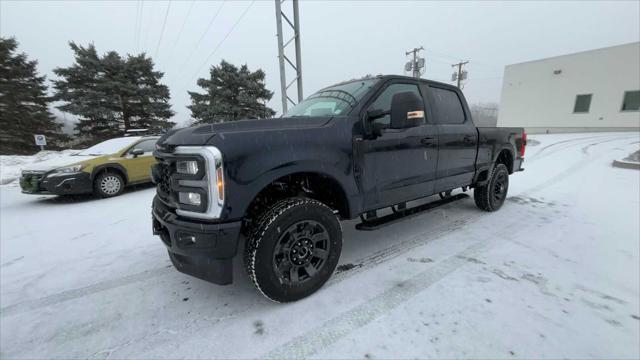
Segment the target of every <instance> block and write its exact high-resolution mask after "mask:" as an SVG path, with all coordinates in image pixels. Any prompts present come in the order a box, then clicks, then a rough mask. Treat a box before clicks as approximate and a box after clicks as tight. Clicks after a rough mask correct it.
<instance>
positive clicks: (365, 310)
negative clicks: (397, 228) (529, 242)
mask: <svg viewBox="0 0 640 360" xmlns="http://www.w3.org/2000/svg"><path fill="white" fill-rule="evenodd" d="M527 216H528V215H526V214H520V215H519V216H515V217H511V221H510V222H509V223H507V224H505V226H504V227H502V228H500V229H499V230H498V229H496V230H495V231H491V232H490V233H489V234H487V235H486V236H484V237H482V238H480V239H478V240H476V241H475V242H474V243H473V244H471V245H469V246H468V247H466V248H465V249H464V250H462V251H459V252H457V253H455V254H452V255H450V256H448V257H446V258H444V259H443V260H440V261H438V262H436V263H435V264H434V265H432V266H430V267H429V268H427V269H426V270H424V271H421V272H419V273H418V274H416V275H413V276H412V277H410V278H409V279H407V280H403V281H401V282H399V283H397V284H396V286H394V287H391V288H388V289H387V290H385V291H383V292H382V293H380V294H379V295H377V296H375V297H374V298H372V299H370V300H368V301H366V302H364V303H363V304H360V305H358V306H356V307H354V308H352V309H351V310H347V311H345V312H343V313H341V314H338V315H336V316H334V317H333V318H331V319H329V320H327V321H325V322H324V323H322V324H321V325H319V326H318V327H316V328H314V329H311V330H310V331H308V332H307V333H304V334H302V335H299V336H297V337H295V338H293V339H291V340H289V341H288V342H286V343H284V344H283V345H281V346H279V347H277V348H275V349H273V350H271V351H270V352H268V353H266V354H264V355H262V356H261V357H260V358H267V359H300V358H307V357H310V356H312V355H315V354H317V353H318V352H320V351H323V350H325V349H327V348H329V346H331V345H333V344H334V343H336V342H338V341H340V340H341V339H343V338H344V337H346V336H347V335H349V334H350V333H352V332H353V331H355V330H357V329H359V328H362V327H363V326H365V325H367V324H369V323H371V322H372V321H374V320H376V319H378V318H379V317H381V316H384V315H386V314H387V313H388V312H390V311H392V310H394V309H395V308H397V307H398V306H400V305H402V304H403V303H405V302H407V301H408V300H410V299H411V298H413V297H414V296H415V295H417V294H418V293H420V292H422V291H425V290H426V289H428V288H429V287H431V286H432V285H434V284H435V283H437V282H438V281H440V280H442V279H444V278H446V277H447V276H448V275H449V274H451V273H453V272H454V271H456V270H458V269H459V268H461V267H463V266H464V265H469V264H472V262H470V261H469V259H476V258H478V257H479V255H481V254H482V253H484V252H486V251H488V250H490V249H491V248H493V246H494V245H495V244H497V243H498V240H495V239H496V238H500V236H504V232H505V231H507V232H508V231H509V230H510V229H514V228H518V229H520V230H522V229H523V221H524V220H525V219H526V218H527ZM480 217H481V216H478V218H480ZM474 218H475V217H474ZM427 243H428V242H427ZM421 245H426V244H421ZM416 246H419V245H416ZM393 257H395V256H393ZM386 260H388V259H385V261H386ZM372 266H373V265H372Z"/></svg>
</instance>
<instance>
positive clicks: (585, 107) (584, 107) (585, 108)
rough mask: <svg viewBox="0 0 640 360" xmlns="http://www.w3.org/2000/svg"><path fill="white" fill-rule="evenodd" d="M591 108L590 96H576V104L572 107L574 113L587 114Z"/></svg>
mask: <svg viewBox="0 0 640 360" xmlns="http://www.w3.org/2000/svg"><path fill="white" fill-rule="evenodd" d="M589 107H591V94H584V95H578V96H576V104H575V105H574V106H573V112H574V113H588V112H589Z"/></svg>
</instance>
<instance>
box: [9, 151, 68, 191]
mask: <svg viewBox="0 0 640 360" xmlns="http://www.w3.org/2000/svg"><path fill="white" fill-rule="evenodd" d="M78 151H80V150H72V149H67V150H62V151H51V150H45V151H40V152H38V153H36V154H34V155H0V185H8V184H12V183H13V185H16V184H17V183H18V182H17V181H16V180H17V179H18V178H20V172H21V171H22V168H23V167H24V166H25V165H29V164H34V163H39V162H42V161H46V160H51V159H55V158H58V157H61V156H67V155H71V154H75V153H77V152H78Z"/></svg>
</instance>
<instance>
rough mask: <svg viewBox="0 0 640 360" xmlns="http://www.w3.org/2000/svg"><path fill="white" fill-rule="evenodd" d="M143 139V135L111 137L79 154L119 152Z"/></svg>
mask: <svg viewBox="0 0 640 360" xmlns="http://www.w3.org/2000/svg"><path fill="white" fill-rule="evenodd" d="M140 139H142V136H127V137H120V138H115V139H109V140H106V141H103V142H101V143H98V144H95V145H93V146H92V147H90V148H88V149H85V150H83V151H81V152H79V153H78V155H87V156H88V155H109V154H113V153H116V152H118V151H119V150H122V149H124V148H126V147H128V146H131V145H133V144H134V143H135V142H136V141H138V140H140Z"/></svg>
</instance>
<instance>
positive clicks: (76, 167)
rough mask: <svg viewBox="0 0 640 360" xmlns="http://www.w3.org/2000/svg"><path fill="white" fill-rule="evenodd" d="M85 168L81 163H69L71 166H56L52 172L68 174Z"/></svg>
mask: <svg viewBox="0 0 640 360" xmlns="http://www.w3.org/2000/svg"><path fill="white" fill-rule="evenodd" d="M84 168H85V165H83V164H77V165H71V166H65V167H61V168H57V169H55V170H53V172H54V173H58V174H70V173H75V172H78V171H80V170H82V169H84Z"/></svg>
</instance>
